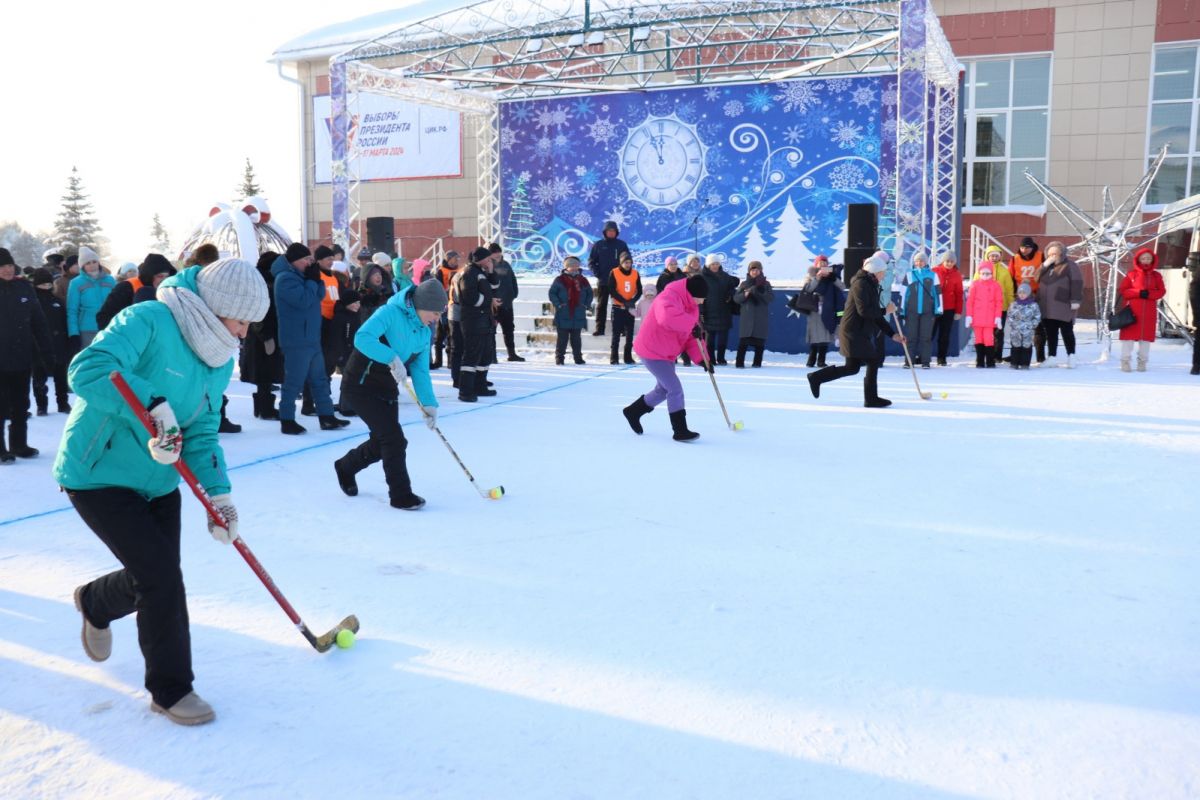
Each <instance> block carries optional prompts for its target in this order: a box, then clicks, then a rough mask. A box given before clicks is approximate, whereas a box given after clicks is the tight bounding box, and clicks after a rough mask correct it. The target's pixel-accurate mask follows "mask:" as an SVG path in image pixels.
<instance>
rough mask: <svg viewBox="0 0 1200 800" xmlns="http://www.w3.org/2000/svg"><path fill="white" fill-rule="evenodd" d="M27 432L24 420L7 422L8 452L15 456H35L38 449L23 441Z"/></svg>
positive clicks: (26, 424) (27, 428)
mask: <svg viewBox="0 0 1200 800" xmlns="http://www.w3.org/2000/svg"><path fill="white" fill-rule="evenodd" d="M28 432H29V427H28V423H26V422H25V420H23V419H22V420H12V421H11V422H9V423H8V452H9V453H10V454H12V455H14V456H16V457H17V458H36V457H37V454H38V451H37V449H36V448H33V447H30V446H29V444H28V443H27V442H26V441H25V436H26V434H27V433H28Z"/></svg>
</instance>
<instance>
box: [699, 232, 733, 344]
mask: <svg viewBox="0 0 1200 800" xmlns="http://www.w3.org/2000/svg"><path fill="white" fill-rule="evenodd" d="M700 274H701V275H703V276H704V282H705V283H706V284H707V285H708V296H707V297H705V298H704V304H703V305H702V306H701V309H700V317H701V324H702V325H703V326H704V332H705V336H706V338H707V339H708V363H710V364H720V365H722V366H724V365H725V364H727V363H729V362H727V361H726V360H725V351H726V350H728V349H729V329H730V328H732V327H733V293H734V291H735V290H736V289H737V285H738V279H737V278H735V277H733V276H732V275H730V274H729V273H728V272H726V271H725V268H724V267H723V266H721V259H720V257H719V256H717V255H716V254H715V253H710V254H709V256H708V258H707V259H706V260H705V262H704V271H703V272H701V273H700Z"/></svg>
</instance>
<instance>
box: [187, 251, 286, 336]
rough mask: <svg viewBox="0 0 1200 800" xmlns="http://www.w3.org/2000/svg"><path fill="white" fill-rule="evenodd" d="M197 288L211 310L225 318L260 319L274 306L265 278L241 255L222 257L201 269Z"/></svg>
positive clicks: (255, 320)
mask: <svg viewBox="0 0 1200 800" xmlns="http://www.w3.org/2000/svg"><path fill="white" fill-rule="evenodd" d="M196 289H197V290H198V291H199V293H200V299H201V300H203V301H204V304H205V305H206V306H208V308H209V310H210V311H212V312H213V313H214V314H216V315H217V316H218V317H222V318H224V319H234V320H241V321H243V322H258V321H259V320H261V319H262V318H263V317H265V316H266V315H267V310H268V309H269V308H270V307H271V298H270V297H269V296H268V294H267V283H266V281H264V280H263V277H262V275H260V274H259V272H258V270H257V269H255V268H254V265H253V264H251V263H250V262H249V261H243V260H242V259H240V258H222V259H220V260H219V261H214V262H213V263H211V264H209V265H208V266H207V267H204V268H203V269H201V270H200V272H198V273H197V274H196Z"/></svg>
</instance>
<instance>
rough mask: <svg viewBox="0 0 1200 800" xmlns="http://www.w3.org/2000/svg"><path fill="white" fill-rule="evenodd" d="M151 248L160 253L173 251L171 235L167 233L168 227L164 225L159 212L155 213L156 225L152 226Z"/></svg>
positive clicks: (164, 253) (152, 250)
mask: <svg viewBox="0 0 1200 800" xmlns="http://www.w3.org/2000/svg"><path fill="white" fill-rule="evenodd" d="M150 250H151V252H154V253H158V254H159V255H166V254H167V253H170V252H171V237H170V236H169V235H168V234H167V229H166V228H164V227H163V224H162V220H160V219H159V218H158V214H155V215H154V225H152V226H151V228H150Z"/></svg>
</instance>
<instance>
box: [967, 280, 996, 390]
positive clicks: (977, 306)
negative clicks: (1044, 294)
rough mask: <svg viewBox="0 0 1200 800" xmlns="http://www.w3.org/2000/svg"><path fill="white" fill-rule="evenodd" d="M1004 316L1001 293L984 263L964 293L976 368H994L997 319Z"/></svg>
mask: <svg viewBox="0 0 1200 800" xmlns="http://www.w3.org/2000/svg"><path fill="white" fill-rule="evenodd" d="M1003 312H1004V289H1003V288H1001V286H1000V284H999V283H997V282H996V280H995V278H993V277H992V265H991V264H990V263H988V262H987V261H984V262H983V263H982V264H980V265H979V272H977V273H975V280H973V281H971V288H970V289H969V290H968V291H967V318H966V320H964V321H965V322H966V324H967V327H968V328H971V329H972V330H974V332H975V366H976V368H979V367H984V366H987V367H995V366H996V351H995V349H994V347H993V345H995V343H996V338H995V334H996V329H997V328H999V327H1000V325H1001V319H1000V315H1001V314H1002V313H1003Z"/></svg>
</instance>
